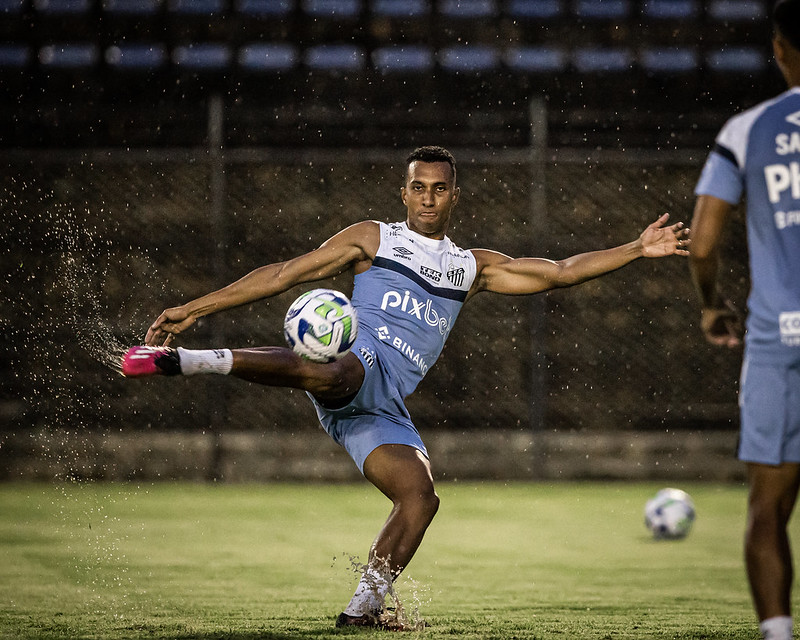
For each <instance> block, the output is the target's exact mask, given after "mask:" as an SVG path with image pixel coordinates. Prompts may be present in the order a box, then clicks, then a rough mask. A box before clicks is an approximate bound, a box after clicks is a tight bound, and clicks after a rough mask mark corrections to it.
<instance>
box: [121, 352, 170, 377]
mask: <svg viewBox="0 0 800 640" xmlns="http://www.w3.org/2000/svg"><path fill="white" fill-rule="evenodd" d="M180 373H181V361H180V358H179V356H178V351H177V349H173V348H172V347H144V346H142V347H131V348H130V349H128V351H127V352H126V353H125V355H124V356H122V375H123V376H125V377H126V378H143V377H145V376H177V375H180Z"/></svg>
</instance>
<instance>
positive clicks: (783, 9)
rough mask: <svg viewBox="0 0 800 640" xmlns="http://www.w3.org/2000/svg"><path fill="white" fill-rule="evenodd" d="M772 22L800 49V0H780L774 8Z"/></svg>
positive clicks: (790, 42)
mask: <svg viewBox="0 0 800 640" xmlns="http://www.w3.org/2000/svg"><path fill="white" fill-rule="evenodd" d="M772 24H773V26H774V27H775V30H776V31H778V32H779V33H780V34H781V35H782V36H783V37H784V38H786V40H788V41H789V44H791V45H792V46H793V47H794V48H795V49H797V50H798V51H800V0H778V1H777V2H776V3H775V6H774V7H773V9H772Z"/></svg>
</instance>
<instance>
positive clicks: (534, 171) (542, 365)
mask: <svg viewBox="0 0 800 640" xmlns="http://www.w3.org/2000/svg"><path fill="white" fill-rule="evenodd" d="M529 118H530V124H531V129H530V135H531V140H530V155H529V168H530V186H529V198H530V203H529V207H530V217H529V220H530V225H531V237H533V238H542V237H544V233H545V232H546V223H547V189H546V172H545V160H546V155H547V106H546V105H545V102H544V100H543V99H542V98H532V99H531V101H530V103H529ZM534 249H535V250H536V251H537V252H538V251H539V249H540V247H539V246H535V247H534ZM529 311H530V314H531V325H530V326H531V348H530V363H529V366H530V370H531V377H530V401H529V405H528V406H529V411H530V413H529V420H530V427H531V433H532V435H534V434H536V433H541V432H542V431H543V429H544V426H545V425H544V420H545V413H546V403H547V358H546V355H545V348H546V344H547V299H546V298H545V296H544V295H542V294H539V295H534V296H531V297H530V308H529ZM540 447H541V443H536V442H534V445H533V447H531V449H532V473H533V475H534V476H536V475H539V474H538V469H539V467H540V465H539V458H540V457H541V455H542V452H541V451H539V448H540Z"/></svg>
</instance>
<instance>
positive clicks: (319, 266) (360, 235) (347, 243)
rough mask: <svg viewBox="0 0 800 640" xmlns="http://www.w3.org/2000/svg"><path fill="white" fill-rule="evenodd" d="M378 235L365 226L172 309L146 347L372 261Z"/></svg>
mask: <svg viewBox="0 0 800 640" xmlns="http://www.w3.org/2000/svg"><path fill="white" fill-rule="evenodd" d="M378 233H379V232H378V226H377V224H376V223H374V222H371V221H365V222H360V223H358V224H355V225H352V226H350V227H348V228H347V229H344V230H343V231H340V232H339V233H337V234H336V235H335V236H333V237H331V238H330V239H329V240H327V241H326V242H324V243H323V244H322V245H321V246H320V247H319V248H317V249H314V250H313V251H310V252H309V253H306V254H303V255H301V256H298V257H296V258H293V259H291V260H287V261H285V262H277V263H274V264H269V265H265V266H263V267H259V268H258V269H255V270H253V271H251V272H250V273H248V274H247V275H246V276H244V277H242V278H240V279H239V280H236V281H235V282H233V283H231V284H229V285H227V286H225V287H223V288H222V289H218V290H217V291H212V292H211V293H208V294H206V295H204V296H201V297H199V298H196V299H195V300H191V301H190V302H187V303H185V304H183V305H180V306H177V307H171V308H169V309H166V310H164V311H163V312H162V313H161V315H160V316H158V318H156V320H155V322H153V324H152V325H150V327H149V328H148V330H147V336H146V337H145V342H146V344H148V345H151V346H157V345H167V344H169V343H170V342H171V341H172V339H173V338H174V337H175V336H176V335H177V334H179V333H181V332H182V331H185V330H186V329H188V328H189V327H190V326H191V325H193V324H194V323H195V321H196V320H197V319H198V318H202V317H203V316H206V315H209V314H212V313H216V312H218V311H223V310H225V309H233V308H234V307H238V306H241V305H243V304H249V303H251V302H254V301H256V300H261V299H263V298H269V297H271V296H274V295H277V294H279V293H283V292H284V291H287V290H288V289H290V288H292V287H293V286H295V285H298V284H302V283H304V282H314V281H316V280H322V279H323V278H330V277H332V276H335V275H337V274H339V273H342V272H343V271H345V270H346V269H348V268H349V267H351V266H353V265H355V264H356V263H358V262H359V261H364V260H371V259H372V258H373V257H374V256H375V252H376V251H377V246H378V241H379V238H378Z"/></svg>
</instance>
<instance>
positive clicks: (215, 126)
mask: <svg viewBox="0 0 800 640" xmlns="http://www.w3.org/2000/svg"><path fill="white" fill-rule="evenodd" d="M224 125H225V103H224V101H223V99H222V96H221V95H220V94H219V93H214V94H211V96H209V101H208V162H209V181H210V187H209V191H210V197H211V211H210V212H209V216H210V222H211V224H210V227H211V233H212V236H213V238H214V244H213V246H214V254H213V257H212V260H213V271H214V281H215V286H216V287H222V286H224V285H225V284H227V282H228V273H227V271H228V270H227V268H226V262H225V255H226V252H227V249H228V224H227V221H226V215H225V213H226V212H225V197H226V193H227V183H226V178H225V157H224V155H223V147H224V142H225V139H224V137H225V127H224ZM225 337H226V336H225V330H224V328H223V327H222V325H221V323H219V322H215V323H214V329H213V340H214V346H215V347H223V346H225V345H226V342H225ZM212 382H213V381H212ZM208 398H209V400H210V402H211V407H210V411H209V416H208V430H209V434H210V436H211V439H212V446H213V449H212V452H211V460H210V464H209V468H208V475H207V478H206V479H207V480H209V481H216V480H219V479H220V478H221V476H222V442H221V431H222V428H223V427H222V423H223V421H224V420H225V391H224V388H223V387H222V386H221V385H219V384H216V385H214V386H213V387H211V391H210V393H209V394H208Z"/></svg>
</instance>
